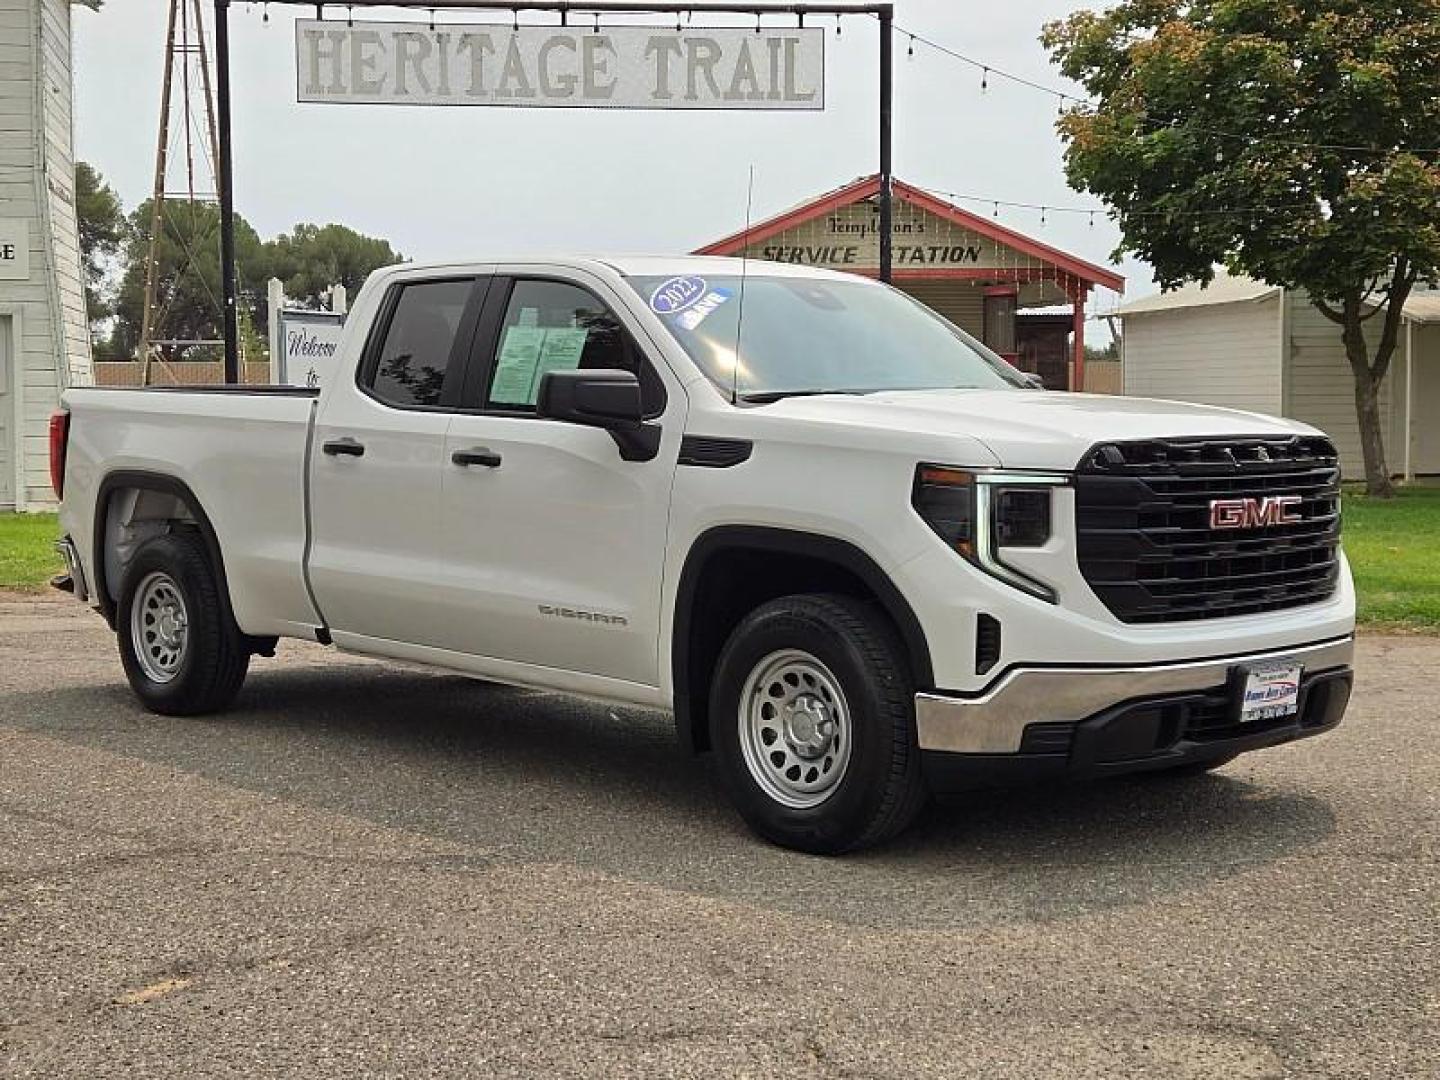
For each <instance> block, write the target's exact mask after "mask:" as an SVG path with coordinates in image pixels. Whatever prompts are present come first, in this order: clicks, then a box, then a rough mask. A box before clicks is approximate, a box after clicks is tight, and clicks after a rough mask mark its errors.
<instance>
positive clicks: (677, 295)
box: [650, 277, 707, 315]
mask: <svg viewBox="0 0 1440 1080" xmlns="http://www.w3.org/2000/svg"><path fill="white" fill-rule="evenodd" d="M706 288H707V286H706V284H705V279H704V278H702V277H672V278H671V279H670V280H669V281H662V282H661V283H660V285H659V287H657V288H656V290H655V291H654V292H653V293H651V294H650V310H651V311H653V312H655V314H656V315H678V314H679V313H680V312H682V311H684V310H685V309H686V308H688V307H690V306H691V305H692V304H694V303H695V302H696V301H697V300H699V299H700V298H701V297H702V296H704V295H705V289H706Z"/></svg>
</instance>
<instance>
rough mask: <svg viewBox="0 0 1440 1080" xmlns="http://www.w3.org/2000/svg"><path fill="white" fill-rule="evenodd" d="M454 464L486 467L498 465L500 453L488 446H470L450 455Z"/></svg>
mask: <svg viewBox="0 0 1440 1080" xmlns="http://www.w3.org/2000/svg"><path fill="white" fill-rule="evenodd" d="M450 460H451V461H453V462H454V463H455V464H456V465H467V466H468V465H484V466H485V468H487V469H498V468H499V467H500V455H499V454H497V453H496V452H495V451H494V450H491V449H490V448H489V447H488V446H472V447H471V448H470V449H469V450H456V451H455V452H454V453H453V454H451V455H450Z"/></svg>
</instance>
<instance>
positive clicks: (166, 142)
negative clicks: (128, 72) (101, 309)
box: [139, 0, 224, 386]
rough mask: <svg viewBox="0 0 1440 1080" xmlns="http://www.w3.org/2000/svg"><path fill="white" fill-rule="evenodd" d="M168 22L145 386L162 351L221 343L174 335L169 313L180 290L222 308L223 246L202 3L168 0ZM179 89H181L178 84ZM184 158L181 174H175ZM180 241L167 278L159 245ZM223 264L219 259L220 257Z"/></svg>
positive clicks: (145, 325) (143, 354)
mask: <svg viewBox="0 0 1440 1080" xmlns="http://www.w3.org/2000/svg"><path fill="white" fill-rule="evenodd" d="M169 5H170V10H169V14H168V16H167V18H166V21H165V76H164V79H163V81H162V83H161V89H160V138H159V141H158V142H157V144H156V149H155V186H154V189H153V192H152V196H151V209H150V249H149V255H148V257H147V258H146V261H145V307H144V310H143V312H142V315H141V321H140V341H139V358H140V360H141V361H142V362H143V363H144V365H145V367H144V372H143V377H142V383H143V385H145V386H149V385H150V373H151V363H152V361H153V360H159V361H160V362H161V363H162V364H163V363H164V359H163V357H162V356H161V354H160V350H161V349H171V350H178V349H184V348H188V347H190V346H194V345H223V344H224V342H223V341H220V340H211V339H207V338H197V337H193V336H191V337H182V336H177V334H178V332H177V331H174V330H172V323H171V320H170V318H169V316H170V315H171V308H172V305H173V304H174V302H175V300H176V298H177V297H178V296H179V295H181V293H182V291H184V290H186V289H187V288H188V289H191V290H195V291H199V292H200V293H202V294H204V295H205V296H206V298H207V300H208V302H210V303H213V305H214V308H215V321H216V322H217V323H218V322H219V321H220V320H221V314H222V311H223V307H222V305H221V302H220V299H219V284H218V282H216V283H214V284H212V283H210V282H208V281H207V280H206V277H205V271H206V269H207V264H206V260H205V255H206V254H207V253H208V252H210V251H211V250H212V249H213V250H215V251H217V252H218V250H219V220H220V219H219V214H218V212H217V211H216V210H215V209H214V208H215V207H216V206H217V205H218V201H219V200H218V196H217V194H216V189H217V187H218V183H217V181H216V164H215V163H216V161H217V160H218V155H217V151H216V147H217V140H216V133H215V104H214V96H213V94H212V93H211V88H210V58H209V53H208V52H207V48H206V43H205V22H204V19H203V17H202V15H201V8H200V0H169ZM177 81H178V83H179V94H178V95H177V94H176V92H175V91H176V83H177ZM182 163H183V166H184V169H183V177H178V176H175V177H174V180H172V176H174V174H176V173H179V172H180V165H181V164H182ZM167 237H168V238H169V239H172V240H174V241H175V243H176V244H177V246H178V247H179V248H180V249H181V252H182V255H181V258H180V260H179V264H178V267H177V268H176V269H175V272H174V274H173V276H171V277H170V278H169V279H168V280H162V279H161V278H162V274H161V269H162V268H161V267H160V265H159V260H160V247H161V242H162V240H163V239H166V238H167ZM216 264H217V265H218V256H217V259H216Z"/></svg>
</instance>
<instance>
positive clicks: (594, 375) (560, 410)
mask: <svg viewBox="0 0 1440 1080" xmlns="http://www.w3.org/2000/svg"><path fill="white" fill-rule="evenodd" d="M535 413H536V415H538V416H542V417H544V418H545V419H547V420H564V421H567V422H568V423H571V424H584V425H585V426H586V427H597V428H604V429H605V430H606V431H608V432H609V433H610V437H611V438H612V439H614V440H615V445H616V446H618V447H619V448H620V456H621V457H622V458H624V459H625V460H626V461H649V460H651V459H652V458H654V457H655V455H656V454H658V453H659V452H660V425H658V424H647V423H645V406H644V404H643V403H642V400H641V394H640V380H639V379H638V378H636V377H635V374H634V373H633V372H630V371H619V370H613V371H612V370H609V369H606V368H591V369H588V370H578V371H547V372H546V373H545V374H544V375H543V376H541V378H540V390H539V393H538V394H537V395H536V397H535Z"/></svg>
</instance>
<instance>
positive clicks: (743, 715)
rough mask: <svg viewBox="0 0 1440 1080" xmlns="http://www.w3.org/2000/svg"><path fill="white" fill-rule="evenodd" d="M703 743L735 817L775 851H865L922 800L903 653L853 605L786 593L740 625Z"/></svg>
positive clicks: (842, 599) (726, 653)
mask: <svg viewBox="0 0 1440 1080" xmlns="http://www.w3.org/2000/svg"><path fill="white" fill-rule="evenodd" d="M710 736H711V745H712V746H714V747H715V749H716V751H717V753H718V756H719V768H720V773H721V777H722V780H723V783H724V785H725V788H726V790H727V792H728V794H729V796H730V799H731V801H732V802H733V803H734V804H735V806H736V808H737V809H738V810H739V811H740V814H741V816H742V817H743V818H744V819H745V821H746V822H747V823H748V824H749V825H750V827H751V828H752V829H754V830H755V831H756V832H757V833H759V834H760V835H761V836H763V837H765V838H767V839H769V840H772V841H774V842H775V843H777V844H781V845H783V846H785V847H791V848H797V849H799V850H801V851H809V852H813V853H816V854H826V855H831V854H839V853H842V852H846V851H853V850H856V849H858V848H862V847H867V846H869V845H872V844H876V843H879V842H881V841H882V840H885V839H887V838H889V837H891V836H893V835H895V834H896V833H898V832H899V831H900V830H901V829H903V828H904V827H905V826H906V825H908V824H909V823H910V821H911V820H912V819H913V818H914V817H915V814H916V813H917V812H918V811H919V809H920V807H921V806H922V805H923V804H924V801H925V795H926V792H925V785H924V781H923V780H922V778H921V775H920V754H919V749H918V747H917V746H916V743H915V719H914V687H913V685H912V683H911V679H910V674H909V668H908V665H907V664H906V660H905V654H904V652H903V650H902V648H901V646H900V644H899V642H898V640H897V639H896V636H895V633H894V631H893V630H892V629H891V627H890V625H889V623H888V621H887V620H886V619H885V617H884V615H883V614H882V613H881V612H880V611H879V610H878V609H876V608H875V607H873V606H872V605H870V604H867V603H864V602H863V601H860V600H856V599H854V598H853V597H848V596H830V595H803V596H789V597H784V598H782V599H779V600H774V601H771V602H770V603H767V604H764V605H762V606H761V607H759V608H757V609H756V610H755V611H753V612H751V613H750V614H749V615H748V616H746V617H745V619H743V620H742V621H741V623H740V625H739V626H737V627H736V628H735V631H734V633H732V634H731V635H730V640H729V641H728V642H727V643H726V645H725V648H724V650H723V651H722V652H721V655H720V661H719V664H718V665H717V667H716V671H715V678H714V683H713V685H712V687H711V694H710Z"/></svg>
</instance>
